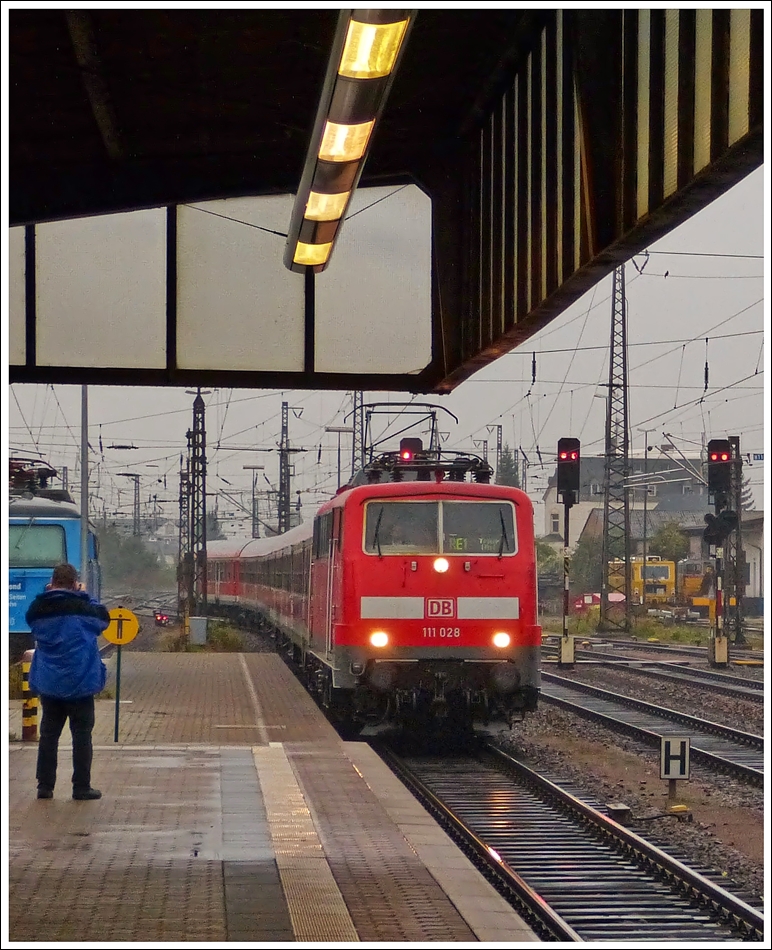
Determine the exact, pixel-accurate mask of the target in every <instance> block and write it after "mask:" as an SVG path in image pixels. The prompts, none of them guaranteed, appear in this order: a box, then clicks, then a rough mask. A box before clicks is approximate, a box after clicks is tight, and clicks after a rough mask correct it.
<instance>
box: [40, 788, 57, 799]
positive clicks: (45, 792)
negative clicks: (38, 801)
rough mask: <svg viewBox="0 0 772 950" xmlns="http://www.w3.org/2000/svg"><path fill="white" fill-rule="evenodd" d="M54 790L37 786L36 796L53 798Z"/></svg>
mask: <svg viewBox="0 0 772 950" xmlns="http://www.w3.org/2000/svg"><path fill="white" fill-rule="evenodd" d="M53 797H54V790H53V789H52V788H39V789H38V798H53Z"/></svg>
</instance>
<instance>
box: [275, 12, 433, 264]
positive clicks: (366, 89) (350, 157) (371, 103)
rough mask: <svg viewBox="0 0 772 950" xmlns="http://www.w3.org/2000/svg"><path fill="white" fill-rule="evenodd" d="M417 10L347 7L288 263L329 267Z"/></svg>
mask: <svg viewBox="0 0 772 950" xmlns="http://www.w3.org/2000/svg"><path fill="white" fill-rule="evenodd" d="M416 13H417V11H416V10H341V12H340V16H339V17H338V27H337V30H336V32H335V39H334V40H333V45H332V52H331V53H330V61H329V65H328V67H327V76H326V78H325V81H324V86H323V88H322V95H321V99H320V102H319V108H318V110H317V113H316V122H315V124H314V131H313V135H312V137H311V142H310V145H309V148H308V153H307V155H306V163H305V166H304V168H303V175H302V177H301V180H300V187H299V188H298V193H297V197H296V198H295V205H294V208H293V210H292V219H291V221H290V227H289V235H288V237H287V244H286V248H285V251H284V264H285V266H286V267H288V268H289V269H290V270H291V271H295V272H296V273H301V274H302V273H305V272H306V271H307V270H308V269H309V268H311V269H312V270H313V271H314V272H315V273H319V272H320V271H323V270H324V269H325V267H326V266H327V264H328V263H329V260H330V255H331V253H332V249H333V246H334V244H335V239H336V237H337V235H338V231H339V229H340V225H341V222H342V221H343V216H344V215H345V213H346V208H347V207H348V204H349V202H350V200H351V196H352V194H353V193H354V190H355V188H356V186H357V183H358V181H359V176H360V175H361V174H362V169H363V168H364V164H365V160H366V159H367V154H368V150H369V147H370V143H371V142H372V138H373V129H374V128H375V124H376V122H377V121H378V117H379V116H380V114H381V112H382V111H383V107H384V105H385V103H386V99H387V97H388V94H389V90H390V88H391V84H392V82H393V79H394V74H395V71H396V68H397V65H398V63H399V58H400V55H401V54H402V51H403V49H404V48H405V40H406V39H407V35H408V33H409V32H410V28H411V27H412V25H413V21H414V20H415V17H416Z"/></svg>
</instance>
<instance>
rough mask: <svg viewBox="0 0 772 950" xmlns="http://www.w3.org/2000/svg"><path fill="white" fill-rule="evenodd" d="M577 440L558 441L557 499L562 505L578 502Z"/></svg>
mask: <svg viewBox="0 0 772 950" xmlns="http://www.w3.org/2000/svg"><path fill="white" fill-rule="evenodd" d="M579 449H580V445H579V439H568V438H566V439H558V497H560V496H561V495H562V496H563V504H568V505H573V504H574V503H575V502H578V501H579V466H580V458H579Z"/></svg>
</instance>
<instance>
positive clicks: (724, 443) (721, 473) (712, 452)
mask: <svg viewBox="0 0 772 950" xmlns="http://www.w3.org/2000/svg"><path fill="white" fill-rule="evenodd" d="M731 484H732V446H731V444H730V442H729V439H711V440H710V442H708V491H709V492H710V494H711V495H718V494H726V493H728V492H729V490H730V488H731Z"/></svg>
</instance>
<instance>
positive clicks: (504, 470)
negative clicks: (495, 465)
mask: <svg viewBox="0 0 772 950" xmlns="http://www.w3.org/2000/svg"><path fill="white" fill-rule="evenodd" d="M496 484H497V485H510V486H511V487H513V488H519V487H520V473H519V472H518V470H517V459H516V458H515V456H514V455H513V454H512V449H510V447H509V446H508V445H506V444H505V445H504V446H503V447H502V449H501V458H500V459H499V470H498V471H497V472H496Z"/></svg>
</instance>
